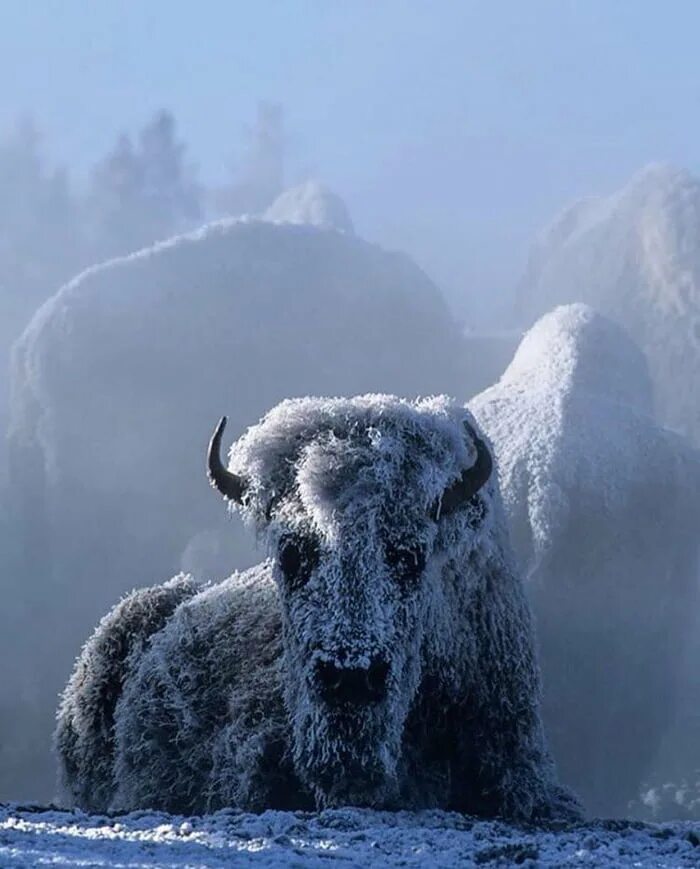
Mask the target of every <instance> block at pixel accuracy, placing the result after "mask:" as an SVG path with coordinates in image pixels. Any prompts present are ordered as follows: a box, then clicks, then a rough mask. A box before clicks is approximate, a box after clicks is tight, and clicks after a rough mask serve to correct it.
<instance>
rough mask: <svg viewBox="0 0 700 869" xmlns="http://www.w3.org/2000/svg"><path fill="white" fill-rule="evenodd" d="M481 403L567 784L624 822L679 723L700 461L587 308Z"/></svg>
mask: <svg viewBox="0 0 700 869" xmlns="http://www.w3.org/2000/svg"><path fill="white" fill-rule="evenodd" d="M469 407H470V409H471V410H472V412H473V413H474V415H475V417H476V418H477V420H478V422H479V423H480V425H481V426H482V428H483V429H484V430H485V431H486V432H487V434H488V435H489V437H490V438H491V440H492V442H493V445H494V448H495V451H496V455H497V458H498V472H499V478H500V482H501V488H502V491H503V497H504V500H505V504H506V510H507V511H508V514H509V519H510V523H511V531H512V534H513V540H514V544H515V547H516V550H517V554H518V556H519V557H520V559H521V562H522V563H523V565H524V566H525V568H526V571H527V574H528V577H529V589H530V593H531V597H532V600H533V603H534V606H535V613H536V616H537V622H538V634H539V637H540V646H541V657H542V667H543V675H544V685H545V705H544V709H545V722H546V725H547V730H548V734H549V736H550V741H551V743H552V746H553V750H554V755H555V759H556V760H557V762H558V765H559V769H560V773H561V776H562V779H563V781H564V782H565V783H567V784H569V785H572V786H573V787H574V788H575V789H576V790H577V791H578V792H579V793H580V795H581V796H582V798H583V801H584V805H586V807H587V808H588V809H589V811H592V812H594V813H606V812H622V811H624V810H625V809H626V805H627V801H628V800H630V799H633V798H635V797H636V796H637V794H638V787H639V785H640V783H641V781H642V778H643V777H644V775H645V774H646V773H647V772H648V769H649V765H650V763H651V762H652V760H653V756H654V752H655V751H656V750H657V749H658V747H659V744H660V741H661V738H662V736H663V733H664V730H665V728H666V726H667V724H668V721H669V720H670V719H671V717H672V715H673V708H674V704H675V701H676V688H677V684H676V683H677V677H678V670H679V664H680V661H681V659H682V652H683V647H684V643H685V641H686V640H687V637H688V632H689V629H690V625H689V619H690V617H691V615H692V613H693V610H694V608H695V606H696V604H697V573H696V570H697V556H698V535H697V519H696V516H697V510H698V500H699V495H698V481H699V480H700V474H699V471H698V460H697V456H696V455H695V454H694V453H693V451H692V450H691V449H690V447H688V445H687V444H686V443H685V442H684V441H683V440H682V439H681V438H679V437H678V436H676V435H673V434H671V433H669V432H667V431H665V430H663V429H661V428H659V427H658V426H657V425H656V423H655V422H654V420H653V418H652V417H651V415H650V411H651V391H650V385H649V376H648V372H647V368H646V363H645V360H644V357H643V356H642V354H641V353H640V351H639V350H638V348H637V347H636V346H635V345H634V343H633V342H632V341H631V340H630V339H629V337H628V336H627V335H626V334H625V333H624V331H623V330H622V329H621V328H620V327H619V326H617V325H616V324H615V323H613V322H611V321H609V320H607V319H606V318H605V317H603V316H601V315H599V314H597V313H595V312H594V311H593V310H592V309H591V308H589V307H587V306H586V305H581V304H577V305H571V306H568V307H561V308H557V309H556V310H554V311H553V312H551V313H550V314H548V315H546V316H545V317H543V318H542V319H541V320H540V321H539V322H538V323H537V324H536V325H535V326H534V327H533V328H532V329H531V330H530V332H529V333H528V334H527V335H526V337H525V338H524V340H523V342H522V344H521V346H520V348H519V349H518V351H517V353H516V355H515V358H514V359H513V362H512V364H511V365H510V366H509V368H508V369H507V370H506V372H505V374H504V375H503V377H502V378H501V380H500V381H499V383H498V384H496V385H495V386H493V387H491V388H490V389H488V390H486V391H485V392H484V393H482V394H481V395H479V396H477V397H476V398H475V399H473V400H472V401H471V402H470V404H469ZM621 734H624V737H622V736H621Z"/></svg>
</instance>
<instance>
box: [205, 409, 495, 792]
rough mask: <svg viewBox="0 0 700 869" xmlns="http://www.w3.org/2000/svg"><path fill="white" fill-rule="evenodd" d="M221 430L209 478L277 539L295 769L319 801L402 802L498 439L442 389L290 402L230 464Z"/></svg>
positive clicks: (484, 519) (485, 511)
mask: <svg viewBox="0 0 700 869" xmlns="http://www.w3.org/2000/svg"><path fill="white" fill-rule="evenodd" d="M224 425H225V418H224V419H223V420H222V421H221V422H220V423H219V426H218V427H217V429H216V431H215V433H214V436H213V438H212V441H211V445H210V450H209V468H208V470H209V477H210V480H211V482H212V484H213V485H214V486H215V487H216V488H217V489H218V490H219V491H220V492H221V494H223V495H224V497H225V498H226V499H227V500H229V501H230V502H231V503H232V504H233V505H235V506H236V507H237V508H238V509H240V510H241V511H242V512H243V514H244V516H245V517H246V518H247V519H249V520H250V521H252V522H253V524H254V525H255V526H256V528H257V530H258V532H259V533H260V534H261V535H262V536H263V537H264V538H265V540H266V542H267V545H268V546H269V549H270V554H271V558H272V566H273V571H274V575H275V579H276V582H277V585H278V589H279V598H280V601H281V607H282V624H283V646H284V654H285V661H284V665H285V704H286V707H287V710H288V713H289V716H290V722H291V727H292V750H293V754H294V763H295V766H296V769H297V773H298V774H299V776H300V777H301V779H302V780H303V781H304V782H305V784H306V785H307V786H308V787H310V788H311V789H312V790H313V791H314V793H315V796H316V799H317V802H318V803H319V804H320V805H339V804H361V805H373V806H391V804H392V803H393V802H394V800H395V799H396V798H397V797H398V795H399V788H400V781H401V769H402V765H403V764H405V763H407V762H408V761H407V759H406V758H405V757H404V756H403V754H404V753H403V752H402V737H403V733H404V728H405V726H406V721H407V717H408V715H409V712H410V710H411V707H412V705H413V703H414V701H415V698H416V696H417V693H418V692H419V689H420V686H421V683H422V682H423V680H425V679H427V678H429V677H430V676H431V675H432V674H431V672H430V671H431V669H434V668H439V669H441V670H442V671H443V675H444V673H449V672H450V670H451V669H452V670H454V667H453V666H452V662H451V661H450V655H451V651H450V647H451V643H452V639H453V634H454V633H455V632H459V631H460V630H461V631H462V633H464V626H463V625H460V624H459V623H458V622H459V619H458V618H455V617H453V618H452V619H450V612H452V613H453V614H454V612H455V607H454V606H453V604H454V601H453V597H454V596H455V595H460V596H463V595H465V594H466V595H468V594H469V588H468V579H467V578H465V576H466V575H467V574H468V571H466V570H465V569H464V565H466V563H467V562H468V561H469V559H470V558H471V557H472V555H473V553H474V551H475V550H476V549H477V548H478V547H479V546H480V545H481V544H480V541H482V540H485V539H486V538H487V537H488V533H489V532H488V528H489V525H490V515H489V514H490V507H491V500H490V491H489V490H490V487H488V486H486V483H487V481H488V480H489V477H490V474H491V469H492V463H491V456H490V453H489V450H488V447H487V446H486V444H485V443H484V441H483V440H482V438H481V437H480V436H479V435H478V433H477V431H476V429H475V427H474V424H473V422H472V421H471V418H470V417H468V413H467V412H466V411H465V410H464V409H463V408H461V407H458V406H457V405H454V404H452V403H451V402H449V400H448V399H446V398H444V397H440V398H432V399H426V400H422V401H418V402H409V401H404V400H400V399H397V398H394V397H392V396H377V395H372V396H363V397H359V398H354V399H297V400H291V401H286V402H283V403H282V404H281V405H278V406H277V407H276V408H274V409H273V410H272V411H271V412H270V413H269V414H267V416H266V417H264V418H263V419H262V421H261V422H260V423H259V424H258V425H256V426H253V427H252V428H250V429H249V430H248V432H247V433H246V434H245V435H244V436H243V437H242V438H241V439H240V440H239V441H238V442H237V443H236V444H235V445H234V447H233V448H232V450H231V458H230V463H229V467H228V468H226V467H224V465H223V463H222V462H221V460H220V457H219V451H220V441H221V436H222V432H223V428H224ZM484 487H485V488H484ZM428 650H429V651H428Z"/></svg>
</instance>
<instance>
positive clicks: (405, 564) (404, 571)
mask: <svg viewBox="0 0 700 869" xmlns="http://www.w3.org/2000/svg"><path fill="white" fill-rule="evenodd" d="M384 554H385V557H386V563H387V564H388V566H389V567H390V568H391V571H392V573H393V574H394V576H395V577H396V578H397V579H398V580H400V581H402V582H416V581H417V580H418V579H419V577H420V575H421V574H422V573H423V570H424V569H425V562H426V555H425V549H424V548H423V547H422V546H395V545H393V544H391V543H389V544H387V546H386V548H385V550H384Z"/></svg>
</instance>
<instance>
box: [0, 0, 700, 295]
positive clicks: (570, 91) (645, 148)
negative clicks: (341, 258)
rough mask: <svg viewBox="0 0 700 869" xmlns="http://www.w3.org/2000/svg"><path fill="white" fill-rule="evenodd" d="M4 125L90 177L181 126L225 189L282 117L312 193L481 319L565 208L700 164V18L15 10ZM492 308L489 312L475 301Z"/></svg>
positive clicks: (216, 6)
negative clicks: (532, 243) (641, 176)
mask: <svg viewBox="0 0 700 869" xmlns="http://www.w3.org/2000/svg"><path fill="white" fill-rule="evenodd" d="M0 16H1V19H2V20H0V81H4V82H5V86H4V89H3V94H2V100H1V101H0V128H4V127H8V126H9V125H10V124H11V123H12V122H13V120H14V118H15V117H16V116H17V115H18V114H21V113H23V112H31V113H32V114H34V116H35V117H36V119H37V121H38V122H39V124H40V126H41V127H42V128H43V130H44V131H45V133H46V135H47V138H48V148H49V150H50V151H51V152H52V153H54V154H56V156H57V157H58V158H59V159H60V160H62V161H64V162H67V163H70V164H71V165H73V166H77V167H79V168H84V167H86V166H87V165H89V163H90V162H91V161H92V160H94V159H95V158H96V157H98V156H99V155H100V154H101V153H103V152H104V151H105V150H106V149H107V147H108V146H109V145H110V143H111V141H112V140H113V138H114V136H115V134H116V133H117V132H118V131H119V130H122V129H135V128H137V127H138V126H139V125H141V124H142V123H143V122H144V120H145V119H146V118H147V117H148V116H149V114H150V113H151V112H152V111H153V110H155V109H157V108H159V107H168V108H170V109H172V110H173V111H174V113H175V115H176V117H177V119H178V122H179V125H180V131H181V134H182V136H183V137H184V138H185V139H186V141H187V142H188V144H189V147H190V156H191V157H193V158H194V159H196V161H197V162H198V164H199V170H200V176H201V177H202V178H203V179H205V180H213V179H215V178H217V177H220V176H222V175H223V173H224V171H225V167H226V165H227V163H228V162H229V161H230V160H231V158H232V157H234V156H235V154H236V150H237V148H239V147H240V143H241V133H242V130H243V129H244V128H245V125H246V124H248V123H249V122H250V121H251V120H252V118H253V117H254V114H255V106H256V104H257V102H258V100H260V99H269V100H274V101H279V102H281V103H283V104H284V106H285V111H286V119H287V126H288V133H289V138H290V145H291V165H290V174H291V175H292V179H294V178H295V177H301V176H302V175H303V174H304V173H310V174H315V175H318V176H319V177H321V178H322V179H323V180H325V181H326V182H327V183H328V184H329V185H330V186H331V187H333V188H335V189H336V190H337V191H338V192H339V193H340V194H341V195H342V196H343V197H344V198H345V200H346V201H347V202H348V204H349V207H350V210H351V213H352V215H353V217H354V219H355V223H356V226H357V228H358V230H359V231H360V232H361V234H363V235H364V236H365V237H367V238H370V239H372V240H378V241H380V242H382V243H384V244H386V245H388V246H391V247H398V248H402V249H404V250H407V251H408V252H409V253H411V254H413V255H414V257H415V258H416V259H417V260H418V261H419V263H420V264H421V265H423V266H424V267H425V268H426V269H427V270H428V271H429V273H430V274H431V275H432V276H433V277H434V278H435V279H436V280H437V282H438V283H439V284H441V285H442V286H443V288H444V289H445V290H446V292H447V293H448V294H449V295H450V297H451V298H452V299H453V300H454V301H455V304H456V306H457V307H459V308H461V309H462V310H467V308H468V305H469V304H475V303H476V302H477V301H478V298H479V295H480V292H481V291H486V294H487V295H488V297H489V299H491V298H492V297H493V295H494V294H495V293H496V292H497V291H498V290H500V289H501V288H504V289H509V288H510V286H511V285H512V284H513V282H514V281H515V280H516V279H517V276H518V274H519V272H520V270H521V268H522V265H523V261H524V257H525V254H526V250H527V244H528V242H529V240H530V239H531V237H532V236H533V234H534V233H535V232H536V231H537V230H538V229H539V228H540V227H541V226H542V225H543V224H544V223H545V222H547V221H548V220H549V219H551V218H552V217H553V216H554V214H555V213H556V212H557V210H558V209H559V208H560V207H562V206H563V205H565V204H567V203H568V202H569V201H571V200H572V199H574V198H577V197H579V196H581V195H584V194H587V193H596V192H607V191H609V190H611V189H614V188H615V187H617V186H619V185H620V184H621V183H623V182H624V181H625V180H626V179H627V177H628V176H629V175H630V174H631V173H633V172H634V171H636V169H638V168H640V167H641V166H642V165H644V164H645V163H647V162H649V161H651V160H668V161H671V162H673V163H678V164H680V165H684V166H686V167H688V168H690V169H693V170H697V169H698V167H699V164H700V144H698V133H699V132H700V51H699V50H698V42H699V39H698V34H699V33H700V3H697V2H694V0H687V2H681V0H676V2H673V0H670V2H669V0H667V2H662V0H657V2H651V0H646V2H633V0H626V2H623V0H588V2H574V0H570V2H566V0H549V2H544V0H513V2H497V0H492V2H466V0H453V2H437V0H432V2H427V0H425V2H418V0H402V2H394V0H374V2H371V0H342V2H341V0H336V2H332V0H325V2H323V0H305V2H304V0H297V2H292V0H289V2H285V0H278V2H273V0H268V2H265V0H250V2H247V3H242V2H233V0H229V2H225V0H199V2H188V3H184V2H177V0H141V2H127V0H122V2H116V0H83V2H77V0H61V2H59V0H0ZM465 299H471V300H472V301H471V302H468V301H467V302H465V301H464V300H465Z"/></svg>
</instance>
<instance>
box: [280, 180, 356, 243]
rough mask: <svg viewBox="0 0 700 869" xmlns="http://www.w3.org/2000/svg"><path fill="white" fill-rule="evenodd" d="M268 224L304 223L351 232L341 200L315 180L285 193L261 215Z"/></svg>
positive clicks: (346, 211)
mask: <svg viewBox="0 0 700 869" xmlns="http://www.w3.org/2000/svg"><path fill="white" fill-rule="evenodd" d="M263 219H264V220H269V221H270V222H271V223H305V224H308V225H309V226H318V227H320V228H321V229H339V230H341V231H342V232H350V233H352V232H353V226H352V220H351V219H350V213H349V212H348V209H347V207H346V205H345V203H344V202H343V200H342V199H341V198H340V196H338V195H337V194H336V193H333V192H332V191H331V190H329V189H328V188H327V187H325V186H324V185H323V184H321V183H320V182H318V181H307V182H306V183H305V184H300V185H299V186H298V187H292V188H291V189H290V190H285V191H284V193H281V194H280V195H279V196H278V197H277V199H275V201H274V202H273V203H272V205H270V207H269V208H268V209H267V211H266V212H265V213H264V214H263Z"/></svg>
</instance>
